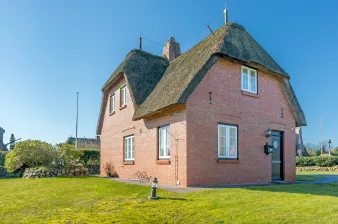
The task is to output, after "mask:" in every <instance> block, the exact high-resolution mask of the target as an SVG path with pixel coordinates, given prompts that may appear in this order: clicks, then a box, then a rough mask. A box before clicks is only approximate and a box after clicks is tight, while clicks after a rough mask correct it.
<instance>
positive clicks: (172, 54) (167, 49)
mask: <svg viewBox="0 0 338 224" xmlns="http://www.w3.org/2000/svg"><path fill="white" fill-rule="evenodd" d="M180 55H181V48H180V44H179V43H177V42H176V40H175V38H173V37H170V38H169V40H168V41H167V43H166V44H165V45H164V48H163V54H162V56H163V57H166V58H167V59H168V61H169V62H171V61H173V60H174V59H175V58H177V57H178V56H180Z"/></svg>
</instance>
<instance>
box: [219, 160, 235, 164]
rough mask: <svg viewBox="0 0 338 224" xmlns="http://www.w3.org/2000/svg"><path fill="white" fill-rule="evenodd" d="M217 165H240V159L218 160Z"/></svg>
mask: <svg viewBox="0 0 338 224" xmlns="http://www.w3.org/2000/svg"><path fill="white" fill-rule="evenodd" d="M217 163H230V164H238V163H239V160H238V159H217Z"/></svg>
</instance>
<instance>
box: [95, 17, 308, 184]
mask: <svg viewBox="0 0 338 224" xmlns="http://www.w3.org/2000/svg"><path fill="white" fill-rule="evenodd" d="M300 126H306V119H305V116H304V113H303V111H302V109H301V107H300V105H299V103H298V101H297V98H296V96H295V93H294V91H293V88H292V86H291V84H290V76H289V75H288V74H287V73H286V72H285V71H284V70H283V69H282V68H281V67H280V66H279V65H278V64H277V63H276V62H275V61H274V59H273V58H272V57H271V56H270V55H269V54H268V53H267V52H266V51H265V50H264V49H263V48H262V47H261V45H259V44H258V43H257V42H256V41H255V40H254V39H253V37H252V36H251V35H250V34H249V33H248V32H247V31H246V30H245V28H244V27H243V26H241V25H239V24H236V23H231V22H227V23H226V24H225V25H224V26H223V27H221V28H220V29H219V30H217V31H216V32H215V33H214V34H211V35H210V36H208V37H207V38H206V39H204V40H203V41H201V42H200V43H198V44H197V45H196V46H194V47H193V48H191V49H190V50H189V51H187V52H185V53H184V54H182V55H181V52H180V50H179V44H178V43H177V42H176V40H175V39H174V38H170V39H169V40H168V42H167V43H166V44H165V46H164V51H163V56H157V55H153V54H150V53H147V52H144V51H141V50H132V51H131V52H130V53H129V54H128V55H127V56H126V58H125V60H124V61H123V62H122V63H121V64H120V66H119V67H118V68H117V69H116V70H115V71H114V73H113V74H112V75H111V77H110V78H109V79H108V81H107V82H106V83H105V85H104V87H103V89H102V104H101V112H100V116H99V121H98V126H97V135H99V136H100V137H101V175H104V170H103V166H104V165H105V164H106V163H107V162H108V161H110V162H112V163H113V164H114V166H115V169H116V172H117V173H118V175H119V176H120V178H129V179H133V178H140V179H143V178H146V177H148V178H153V177H157V178H158V179H159V182H160V183H163V184H170V185H180V186H204V185H223V184H257V183H259V184H261V183H269V182H271V181H272V180H279V181H287V182H294V181H295V180H296V174H295V157H296V150H295V145H296V135H295V129H296V127H300ZM266 144H268V146H267V147H265V145H266ZM269 145H270V146H269ZM269 148H270V149H272V150H273V153H265V149H266V150H268V149H269Z"/></svg>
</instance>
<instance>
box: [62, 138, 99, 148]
mask: <svg viewBox="0 0 338 224" xmlns="http://www.w3.org/2000/svg"><path fill="white" fill-rule="evenodd" d="M75 141H76V138H74V137H69V138H68V139H67V141H66V143H67V144H70V145H75ZM77 145H78V148H86V149H100V139H96V138H77Z"/></svg>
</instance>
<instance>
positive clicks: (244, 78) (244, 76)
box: [242, 68, 249, 90]
mask: <svg viewBox="0 0 338 224" xmlns="http://www.w3.org/2000/svg"><path fill="white" fill-rule="evenodd" d="M248 79H249V77H248V70H247V69H245V68H243V70H242V88H243V90H249V80H248Z"/></svg>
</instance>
